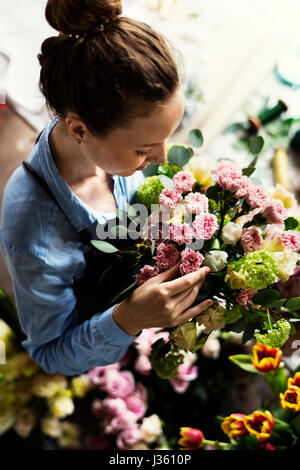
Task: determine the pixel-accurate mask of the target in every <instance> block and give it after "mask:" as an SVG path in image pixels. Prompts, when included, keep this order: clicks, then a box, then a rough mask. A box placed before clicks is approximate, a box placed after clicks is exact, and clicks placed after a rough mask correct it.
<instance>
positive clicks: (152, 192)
mask: <svg viewBox="0 0 300 470" xmlns="http://www.w3.org/2000/svg"><path fill="white" fill-rule="evenodd" d="M163 189H164V186H163V185H162V184H161V182H160V181H159V176H158V175H155V176H148V177H147V178H145V181H144V182H143V183H142V184H141V185H140V186H139V187H138V189H137V192H136V194H137V197H138V199H139V200H140V202H141V203H142V204H144V205H145V206H146V207H147V208H148V209H151V205H152V204H153V205H154V204H159V196H160V193H161V192H162V190H163Z"/></svg>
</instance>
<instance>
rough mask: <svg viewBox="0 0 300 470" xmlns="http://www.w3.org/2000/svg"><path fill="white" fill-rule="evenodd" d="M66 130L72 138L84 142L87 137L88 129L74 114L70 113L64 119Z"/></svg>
mask: <svg viewBox="0 0 300 470" xmlns="http://www.w3.org/2000/svg"><path fill="white" fill-rule="evenodd" d="M65 123H66V128H67V131H68V133H69V135H70V137H72V139H74V140H76V141H80V142H85V141H86V139H87V137H88V129H87V127H86V125H85V124H84V122H83V121H82V120H81V119H80V118H79V117H78V116H76V115H75V114H70V115H68V116H67V117H66V119H65Z"/></svg>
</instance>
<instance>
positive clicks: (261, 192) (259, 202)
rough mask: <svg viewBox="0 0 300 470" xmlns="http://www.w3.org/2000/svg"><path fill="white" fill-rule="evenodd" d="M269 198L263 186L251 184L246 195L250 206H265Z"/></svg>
mask: <svg viewBox="0 0 300 470" xmlns="http://www.w3.org/2000/svg"><path fill="white" fill-rule="evenodd" d="M267 199H268V195H267V192H266V190H265V189H264V188H263V187H262V186H255V185H254V184H253V185H251V186H250V188H249V190H248V193H247V195H246V201H247V203H248V204H249V206H250V207H252V208H256V207H264V206H265V204H266V202H267Z"/></svg>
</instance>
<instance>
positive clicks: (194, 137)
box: [189, 129, 203, 148]
mask: <svg viewBox="0 0 300 470" xmlns="http://www.w3.org/2000/svg"><path fill="white" fill-rule="evenodd" d="M189 140H190V143H191V145H192V146H193V147H196V148H200V147H202V145H203V135H202V132H201V131H200V130H199V129H193V130H191V131H190V133H189Z"/></svg>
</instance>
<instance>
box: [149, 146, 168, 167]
mask: <svg viewBox="0 0 300 470" xmlns="http://www.w3.org/2000/svg"><path fill="white" fill-rule="evenodd" d="M151 161H152V162H154V163H160V164H161V165H162V164H163V163H165V162H166V161H167V145H166V144H163V145H162V146H161V147H160V148H159V149H157V151H156V152H155V155H153V158H151Z"/></svg>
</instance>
